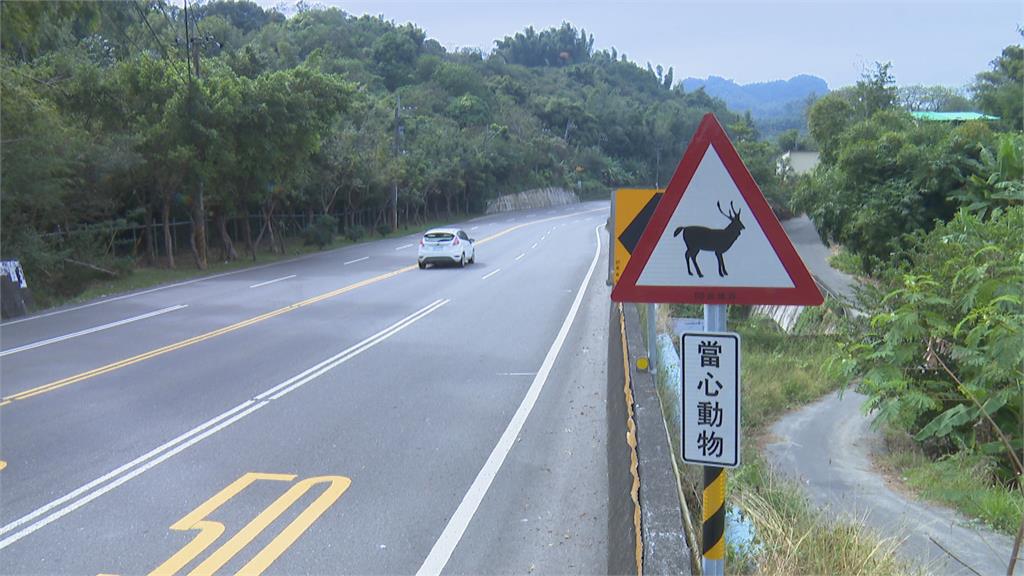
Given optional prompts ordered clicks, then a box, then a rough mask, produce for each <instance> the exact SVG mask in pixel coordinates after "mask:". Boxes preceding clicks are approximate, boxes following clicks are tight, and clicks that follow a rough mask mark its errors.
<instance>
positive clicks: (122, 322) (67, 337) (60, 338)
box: [0, 304, 188, 357]
mask: <svg viewBox="0 0 1024 576" xmlns="http://www.w3.org/2000/svg"><path fill="white" fill-rule="evenodd" d="M182 308H188V304H178V305H176V306H170V307H167V308H163V309H160V310H157V311H155V312H149V313H146V314H142V315H140V316H133V317H131V318H125V319H124V320H118V321H117V322H111V323H109V324H104V325H102V326H95V327H93V328H86V329H85V330H79V331H78V332H72V333H71V334H65V335H64V336H57V337H54V338H48V339H46V340H40V341H39V342H33V343H31V344H25V345H24V346H18V347H17V348H11V349H10V350H4V351H3V352H0V357H3V356H7V355H8V354H17V353H18V352H24V351H25V350H31V349H33V348H39V347H40V346H46V345H47V344H55V343H57V342H63V341H64V340H70V339H72V338H77V337H79V336H85V335H86V334H92V333H93V332H99V331H100V330H107V329H109V328H114V327H116V326H123V325H125V324H131V323H132V322H138V321H139V320H145V319H146V318H152V317H153V316H159V315H161V314H167V313H168V312H174V311H175V310H181V309H182Z"/></svg>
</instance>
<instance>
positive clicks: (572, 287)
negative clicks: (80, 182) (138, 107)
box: [0, 203, 609, 575]
mask: <svg viewBox="0 0 1024 576" xmlns="http://www.w3.org/2000/svg"><path fill="white" fill-rule="evenodd" d="M607 212H608V205H607V203H591V204H582V205H576V206H571V207H560V208H553V209H547V210H538V211H531V212H520V213H514V214H506V215H496V216H490V217H485V218H480V219H476V220H472V221H469V222H464V223H461V224H462V225H463V226H464V227H465V228H466V229H467V231H468V232H469V234H470V235H471V236H473V237H475V238H477V240H478V248H477V263H476V264H473V265H471V266H468V267H466V268H464V269H459V268H440V269H435V268H428V269H427V270H422V271H421V270H418V269H416V268H415V252H416V243H417V241H418V236H409V237H405V238H399V239H392V240H384V241H378V242H371V243H365V244H360V245H356V246H350V247H346V248H343V249H340V250H335V251H331V252H324V253H319V254H316V255H313V256H310V257H304V258H301V259H297V260H292V261H288V262H283V263H279V264H274V265H271V266H266V267H262V268H259V269H251V270H246V271H241V272H237V273H232V274H228V275H221V276H217V277H209V278H206V279H201V280H197V281H193V282H188V283H182V284H178V285H174V286H170V287H165V288H161V289H156V290H150V291H144V292H141V293H136V294H133V295H128V296H127V297H119V298H114V299H108V300H103V301H99V302H95V303H90V304H88V305H86V306H81V307H75V308H69V309H66V310H61V311H58V312H57V313H53V314H48V315H40V316H37V317H33V318H29V319H27V320H21V321H14V322H7V323H5V324H3V325H0V343H2V345H0V349H2V352H0V382H2V388H0V461H3V463H4V467H3V468H2V469H0V572H2V573H5V574H88V575H96V574H146V573H150V572H153V571H156V572H158V573H166V574H171V573H186V572H193V573H196V574H204V573H212V572H219V573H231V572H238V571H240V570H241V571H243V572H246V573H259V572H262V571H266V572H267V573H276V574H299V573H304V574H306V573H315V574H337V573H361V574H400V573H415V572H419V573H422V574H436V573H440V572H444V573H528V572H535V573H585V574H592V573H603V572H605V571H606V566H607V564H606V555H607V546H606V543H607V539H608V534H607V501H608V494H607V462H606V457H605V424H604V421H603V415H604V413H605V407H604V406H605V386H604V382H605V374H604V370H605V364H606V359H605V358H604V355H603V352H604V351H605V350H606V349H607V344H606V343H607V337H608V335H607V330H606V321H607V306H608V302H609V300H608V288H607V287H606V286H605V284H604V275H603V273H602V272H603V270H604V266H605V265H606V258H607V236H606V234H605V233H604V230H603V223H604V222H605V219H606V218H607Z"/></svg>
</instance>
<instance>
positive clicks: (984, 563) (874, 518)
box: [766, 391, 1013, 576]
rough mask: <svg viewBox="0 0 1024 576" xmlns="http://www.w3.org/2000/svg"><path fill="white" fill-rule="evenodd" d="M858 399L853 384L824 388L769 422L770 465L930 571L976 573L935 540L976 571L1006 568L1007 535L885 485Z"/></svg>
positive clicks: (877, 443) (876, 442)
mask: <svg viewBox="0 0 1024 576" xmlns="http://www.w3.org/2000/svg"><path fill="white" fill-rule="evenodd" d="M864 399H865V397H864V396H863V395H861V394H858V393H856V392H853V391H847V392H846V393H844V394H842V395H839V394H830V395H828V396H826V397H825V398H823V399H822V400H819V401H818V402H816V403H814V404H811V405H809V406H806V407H804V408H802V409H800V410H798V411H796V412H793V413H791V414H789V415H788V416H786V417H784V418H782V419H781V420H780V421H778V422H777V423H776V424H775V425H774V426H772V429H771V431H772V434H773V436H774V440H775V441H774V442H773V443H771V444H769V445H768V446H767V449H766V455H767V457H768V459H769V461H770V462H771V464H772V466H773V467H774V468H775V469H776V470H777V471H779V472H781V473H782V474H783V475H785V476H788V477H790V478H794V479H796V480H797V481H799V482H800V483H801V485H803V487H804V490H805V491H806V493H807V495H808V496H809V497H810V499H811V501H812V502H814V503H815V504H816V505H818V506H820V507H823V508H827V509H829V510H831V511H834V512H836V513H839V514H841V515H844V516H846V517H847V518H849V519H851V520H854V521H858V522H860V521H863V522H864V523H865V524H867V525H868V526H870V527H872V528H874V529H875V530H876V531H877V532H878V533H879V534H881V535H882V536H885V537H895V538H898V539H903V544H902V546H901V547H900V550H901V552H902V553H903V555H904V556H905V558H906V559H907V560H909V561H911V562H914V563H915V564H918V565H920V566H922V567H923V568H924V569H925V570H927V571H928V572H929V573H931V574H957V575H960V574H964V575H970V574H974V573H975V572H972V571H971V570H970V569H968V568H966V567H964V566H963V565H962V564H961V563H960V562H957V561H956V560H954V559H953V558H951V557H950V555H949V554H948V553H946V552H943V550H942V548H940V546H939V545H941V546H942V547H944V548H946V550H948V551H949V552H950V553H952V554H953V555H955V556H956V557H957V558H959V559H960V560H961V561H962V562H963V563H965V564H967V565H969V566H970V567H971V568H972V569H973V570H974V571H976V572H977V573H978V574H983V575H985V576H988V575H1002V574H1006V568H1007V564H1008V562H1009V559H1010V554H1011V550H1012V546H1013V541H1012V538H1010V537H1009V536H1004V535H1002V534H996V533H994V532H992V531H990V530H986V529H984V528H981V527H979V526H978V525H977V523H975V522H971V521H970V520H968V519H966V518H964V517H963V516H961V515H960V514H958V513H956V512H954V511H952V510H950V509H948V508H944V507H942V506H936V505H932V504H927V503H923V502H918V501H915V500H912V499H909V498H907V497H906V496H904V495H903V494H900V493H899V492H896V491H894V490H892V489H890V488H889V487H888V486H887V485H886V482H885V479H884V478H883V477H882V476H881V474H879V473H878V472H877V470H875V468H874V467H873V466H872V464H871V458H870V455H871V452H872V451H873V450H878V449H879V447H880V439H879V437H878V435H877V434H876V433H874V432H873V431H871V429H870V427H869V423H870V418H868V417H866V416H864V415H862V414H861V412H860V406H861V404H863V402H864ZM936 543H938V544H936Z"/></svg>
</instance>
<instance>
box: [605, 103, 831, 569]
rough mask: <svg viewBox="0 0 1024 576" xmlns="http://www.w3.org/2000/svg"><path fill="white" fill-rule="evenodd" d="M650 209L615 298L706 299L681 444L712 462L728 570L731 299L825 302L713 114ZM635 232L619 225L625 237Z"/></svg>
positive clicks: (694, 458)
mask: <svg viewBox="0 0 1024 576" xmlns="http://www.w3.org/2000/svg"><path fill="white" fill-rule="evenodd" d="M618 201H619V204H620V205H621V203H622V198H619V199H618ZM620 211H621V208H617V212H620ZM648 213H649V214H650V218H649V221H648V222H646V223H644V224H640V226H643V228H642V233H641V234H640V235H639V238H638V239H637V238H636V236H635V233H636V232H637V231H636V230H635V229H634V231H633V232H634V235H633V236H632V237H630V238H633V239H635V245H634V246H633V247H630V248H629V253H628V260H626V262H625V265H624V266H623V267H622V271H621V275H619V274H618V272H619V266H618V264H619V262H616V270H615V272H616V273H617V278H616V282H615V286H614V288H613V289H612V300H614V301H617V302H647V303H658V302H675V303H688V304H703V305H704V331H703V332H687V333H684V334H683V335H682V337H681V342H680V353H681V356H682V358H681V360H682V367H683V369H682V379H683V382H682V395H681V396H682V397H681V402H682V406H681V412H682V415H683V416H682V420H683V426H682V428H683V429H682V430H681V431H680V432H681V435H682V438H681V439H680V440H681V441H680V449H681V451H682V455H681V456H682V459H683V461H684V462H687V463H690V464H697V465H702V466H703V467H704V514H703V518H704V527H703V532H704V545H703V550H702V552H703V567H704V574H707V575H709V576H711V575H714V576H721V575H724V574H725V542H726V535H725V511H726V508H725V486H726V468H733V467H736V466H738V465H739V460H740V407H741V402H740V400H741V399H740V390H741V387H740V378H739V367H740V339H739V336H738V335H737V334H733V333H729V332H726V317H727V314H728V308H729V306H728V305H729V304H743V305H749V304H788V305H808V306H817V305H820V304H821V303H822V302H823V301H824V298H823V297H822V295H821V292H820V291H819V290H818V287H817V285H815V283H814V280H813V279H812V278H811V275H810V273H809V272H808V271H807V268H806V266H804V263H803V261H802V260H800V256H799V255H798V254H797V252H796V249H795V248H794V247H793V244H792V243H791V242H790V240H789V238H788V237H787V236H786V233H785V231H784V230H783V229H782V225H781V224H779V221H778V219H777V218H776V217H775V214H774V212H772V209H771V207H770V206H768V201H767V200H765V197H764V195H763V194H762V193H761V190H760V189H759V188H758V186H757V183H756V182H754V179H753V177H751V175H750V172H749V171H748V170H747V168H746V166H744V165H743V161H742V160H741V159H740V157H739V154H737V153H736V149H735V148H734V147H733V145H732V142H730V141H729V137H728V136H727V135H726V133H725V130H724V129H722V126H721V124H719V123H718V120H717V119H716V118H715V117H714V115H713V114H707V115H705V116H704V119H703V120H702V121H701V123H700V126H699V127H698V128H697V131H696V133H694V135H693V139H692V140H690V144H689V145H688V146H687V148H686V152H685V153H684V154H683V158H682V160H681V161H680V162H679V166H678V167H677V168H676V171H675V174H674V175H673V176H672V179H671V181H670V182H669V184H668V187H667V188H666V189H665V192H664V193H663V194H662V195H661V198H660V199H659V200H657V202H656V203H655V202H652V203H651V205H650V209H649V212H648ZM634 228H636V226H634ZM626 231H627V230H625V229H623V228H618V227H617V228H616V234H617V235H618V236H617V238H618V239H619V240H620V241H622V239H623V235H625V233H626ZM623 246H625V244H623Z"/></svg>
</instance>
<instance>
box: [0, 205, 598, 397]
mask: <svg viewBox="0 0 1024 576" xmlns="http://www.w3.org/2000/svg"><path fill="white" fill-rule="evenodd" d="M604 210H605V209H603V208H601V209H597V210H589V211H586V212H576V213H573V214H565V215H562V216H552V217H550V218H544V219H541V220H533V221H530V222H524V223H522V224H517V225H515V226H510V227H508V228H506V229H504V230H502V231H501V232H498V233H496V234H493V235H491V236H488V237H487V238H483V239H481V240H478V241H477V242H476V243H477V244H484V243H486V242H490V241H491V240H494V239H496V238H500V237H502V236H504V235H506V234H509V233H511V232H514V231H516V230H519V229H521V228H524V227H526V226H529V225H531V224H539V223H541V222H549V221H551V220H560V219H563V218H570V217H572V216H578V215H580V214H589V213H591V212H601V211H604ZM416 268H417V267H416V266H406V267H404V268H399V269H397V270H392V271H391V272H387V273H384V274H381V275H379V276H374V277H373V278H367V279H366V280H361V281H359V282H356V283H354V284H349V285H348V286H344V287H342V288H338V289H337V290H332V291H330V292H326V293H324V294H320V295H319V296H314V297H312V298H307V299H306V300H302V301H301V302H296V303H295V304H290V305H288V306H285V307H284V308H278V309H277V310H272V311H270V312H267V313H265V314H260V315H259V316H255V317H253V318H249V319H248V320H243V321H241V322H237V323H235V324H231V325H230V326H225V327H223V328H218V329H217V330H213V331H211V332H207V333H205V334H200V335H198V336H193V337H191V338H187V339H185V340H181V341H180V342H175V343H173V344H168V345H167V346H163V347H160V348H157V349H155V350H150V351H149V352H144V353H142V354H138V355H136V356H132V357H130V358H125V359H124V360H118V361H117V362H112V363H110V364H107V365H105V366H100V367H99V368H94V369H92V370H88V371H85V372H82V373H79V374H75V375H74V376H68V377H67V378H62V379H60V380H57V381H55V382H50V383H49V384H43V385H42V386H36V387H35V388H30V389H28V390H25V391H22V392H18V393H17V394H11V395H10V396H4V397H3V398H0V407H2V406H6V405H8V404H10V403H12V402H15V401H19V400H25V399H28V398H32V397H33V396H38V395H40V394H45V393H47V392H52V391H54V390H57V389H60V388H63V387H65V386H70V385H71V384H76V383H78V382H81V381H83V380H88V379H89V378H94V377H96V376H101V375H103V374H106V373H108V372H113V371H114V370H119V369H121V368H124V367H126V366H131V365H132V364H138V363H139V362H142V361H144V360H149V359H150V358H155V357H157V356H162V355H164V354H167V353H168V352H173V351H175V350H180V349H182V348H185V347H188V346H191V345H193V344H198V343H200V342H204V341H206V340H210V339H211V338H216V337H217V336H222V335H224V334H227V333H229V332H234V331H235V330H240V329H242V328H245V327H247V326H252V325H253V324H256V323H259V322H263V321H264V320H269V319H270V318H274V317H276V316H280V315H282V314H286V313H288V312H291V311H293V310H298V309H299V308H304V307H306V306H310V305H312V304H316V303H317V302H323V301H324V300H327V299H329V298H334V297H335V296H340V295H342V294H345V293H347V292H351V291H353V290H355V289H357V288H362V287H364V286H369V285H370V284H376V283H377V282H380V281H382V280H387V279H388V278H394V277H395V276H398V275H399V274H402V273H404V272H408V271H410V270H415V269H416Z"/></svg>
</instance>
